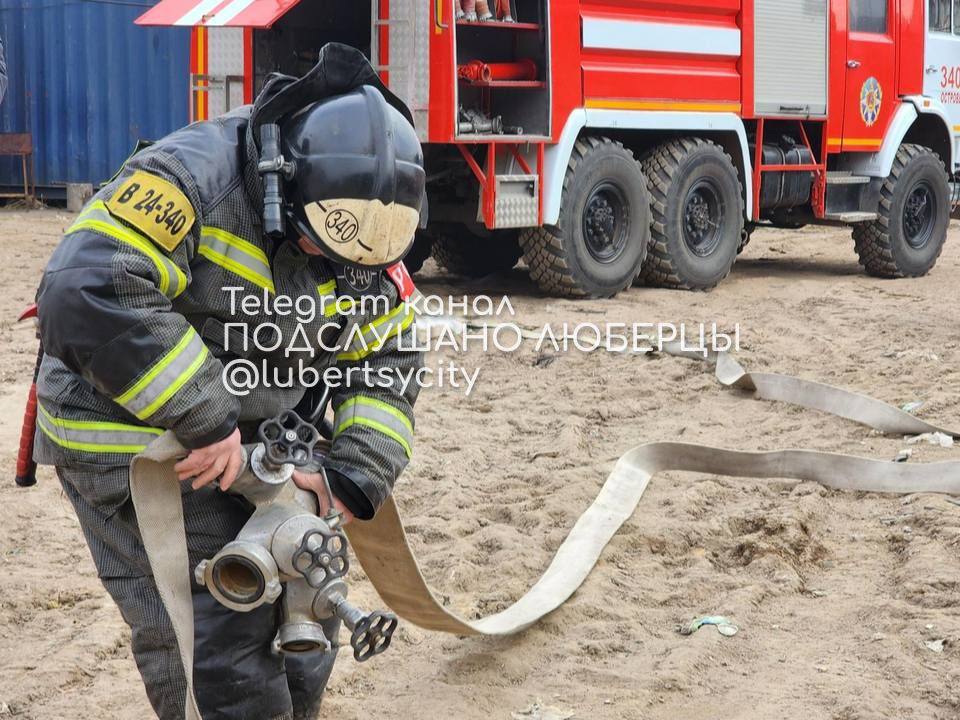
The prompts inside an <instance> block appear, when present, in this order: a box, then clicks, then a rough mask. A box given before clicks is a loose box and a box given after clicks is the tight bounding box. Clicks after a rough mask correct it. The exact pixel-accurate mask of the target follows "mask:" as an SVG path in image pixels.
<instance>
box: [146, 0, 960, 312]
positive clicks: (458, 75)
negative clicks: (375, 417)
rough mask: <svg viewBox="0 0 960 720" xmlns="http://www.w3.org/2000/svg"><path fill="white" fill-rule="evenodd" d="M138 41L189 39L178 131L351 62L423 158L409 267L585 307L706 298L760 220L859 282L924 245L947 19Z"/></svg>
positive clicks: (616, 18)
mask: <svg viewBox="0 0 960 720" xmlns="http://www.w3.org/2000/svg"><path fill="white" fill-rule="evenodd" d="M954 8H955V9H954ZM138 22H139V23H141V24H145V25H189V26H194V27H195V30H194V51H193V76H192V79H191V98H192V100H191V107H192V111H193V114H194V117H195V118H197V119H203V118H207V117H213V116H215V115H217V114H219V113H222V112H224V111H225V110H228V109H229V108H230V107H232V106H235V105H239V104H241V103H244V102H249V101H250V100H251V99H252V97H253V95H254V93H255V92H256V90H257V89H258V88H259V85H260V84H261V83H262V81H263V79H264V77H265V76H266V74H267V73H269V72H272V71H275V70H276V71H281V72H287V73H291V74H299V73H302V72H304V71H305V70H306V69H307V68H309V67H310V66H311V65H312V63H313V61H314V59H315V57H316V51H317V50H318V49H319V48H320V47H321V46H322V45H323V44H324V43H325V42H328V41H332V40H335V41H339V42H344V43H348V44H351V45H354V46H356V47H358V48H360V49H362V50H364V51H365V52H366V53H368V55H369V57H370V59H371V61H372V62H373V64H374V66H375V67H376V68H377V69H378V70H379V71H380V72H381V73H382V76H383V78H384V80H385V81H386V82H387V84H388V85H389V86H390V88H391V89H392V90H393V91H394V92H396V93H397V94H398V95H399V96H400V97H401V98H403V99H404V100H406V102H407V103H408V104H409V105H410V107H411V109H412V111H413V114H414V116H415V119H416V124H417V130H418V132H419V134H420V137H421V139H422V141H423V142H424V150H425V159H426V165H427V176H428V201H429V218H430V221H429V225H428V227H427V228H426V229H425V230H424V231H423V232H422V233H421V234H420V235H419V236H418V237H417V241H416V243H415V246H414V249H413V251H412V252H411V255H410V256H409V259H408V264H409V265H410V266H411V267H412V269H414V270H416V269H417V267H418V266H419V265H420V264H422V262H423V261H424V259H425V258H426V257H427V256H428V255H429V254H430V253H431V252H432V254H433V256H434V257H435V258H436V260H437V261H438V262H439V263H440V264H441V265H443V266H445V267H446V268H447V269H449V270H451V271H454V272H457V273H462V274H465V275H469V276H483V275H485V274H488V273H491V272H493V271H497V270H502V269H504V268H509V267H512V266H513V265H515V264H516V263H517V262H518V261H519V259H520V257H521V256H522V257H523V258H524V260H525V262H526V264H527V266H528V267H529V270H530V275H531V276H532V277H533V279H534V280H535V281H536V282H537V283H538V284H539V285H540V287H541V288H543V289H544V290H545V291H547V292H549V293H553V294H557V295H564V296H579V297H583V296H593V297H598V296H599V297H604V296H610V295H613V294H615V293H617V292H618V291H620V290H623V289H624V288H626V287H628V286H630V285H631V284H632V283H635V282H644V283H647V284H654V285H661V286H668V287H676V288H686V289H708V288H711V287H713V286H715V285H716V284H717V283H718V282H720V281H721V280H722V279H723V278H724V277H725V276H726V275H727V274H728V273H729V272H730V269H731V267H732V266H733V264H734V262H735V260H736V258H737V255H738V254H739V253H740V251H741V250H743V248H744V246H745V245H746V243H747V241H748V240H749V238H750V233H751V231H752V229H753V228H755V227H756V226H757V225H759V224H771V225H774V226H777V227H787V228H793V227H799V226H801V225H804V224H808V223H828V224H838V223H839V224H849V225H850V226H852V234H853V239H854V245H855V248H856V251H857V253H858V255H859V257H860V262H861V264H862V265H863V266H864V267H865V268H866V270H867V272H869V273H871V274H873V275H877V276H881V277H913V276H919V275H923V274H924V273H926V272H927V271H928V270H929V269H930V268H932V267H933V265H934V264H935V262H936V260H937V258H938V256H939V254H940V252H941V249H942V247H943V243H944V240H945V238H946V232H947V226H948V223H949V213H950V209H951V202H952V192H951V188H952V185H951V182H950V178H951V177H952V176H953V173H954V171H955V170H956V169H957V163H958V155H957V152H956V151H957V138H958V132H960V3H955V2H952V1H951V0H709V1H697V0H579V1H578V2H575V1H574V0H512V7H511V2H508V0H487V1H485V0H337V1H334V0H161V1H160V3H159V4H158V5H156V6H155V7H153V8H152V9H151V10H150V11H148V12H147V13H146V14H144V15H143V16H142V17H141V18H140V19H139V20H138Z"/></svg>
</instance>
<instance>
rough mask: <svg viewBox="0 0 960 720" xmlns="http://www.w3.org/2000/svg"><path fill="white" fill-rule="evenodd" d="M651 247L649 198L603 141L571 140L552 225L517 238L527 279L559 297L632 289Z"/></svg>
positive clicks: (623, 153) (639, 177) (625, 156)
mask: <svg viewBox="0 0 960 720" xmlns="http://www.w3.org/2000/svg"><path fill="white" fill-rule="evenodd" d="M649 243H650V195H649V192H648V190H647V182H646V178H644V176H643V171H642V170H641V168H640V165H639V163H638V162H637V160H636V158H634V156H633V153H631V152H630V151H629V150H627V149H626V148H624V147H623V145H621V144H620V143H618V142H614V141H613V140H609V139H607V138H603V137H584V138H581V139H580V140H578V141H577V142H576V144H575V145H574V148H573V152H572V153H571V155H570V161H569V163H568V164H567V172H566V175H565V177H564V180H563V195H562V204H561V208H560V219H559V222H558V223H557V225H556V226H555V227H538V228H528V229H527V230H524V231H523V233H521V235H520V245H521V247H522V248H523V257H524V260H526V263H527V265H528V266H529V268H530V277H531V278H533V280H534V282H536V283H537V285H538V286H539V287H540V289H541V290H543V291H544V292H546V293H548V294H550V295H555V296H561V297H581V298H582V297H611V296H613V295H616V294H617V293H618V292H620V291H621V290H625V289H626V288H628V287H630V286H631V285H632V284H633V281H634V280H635V279H636V277H637V275H638V274H639V272H640V267H641V266H642V264H643V261H644V258H645V257H646V254H647V246H648V245H649Z"/></svg>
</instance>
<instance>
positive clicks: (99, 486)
mask: <svg viewBox="0 0 960 720" xmlns="http://www.w3.org/2000/svg"><path fill="white" fill-rule="evenodd" d="M57 475H58V477H59V478H60V482H61V484H62V485H63V489H64V492H65V493H66V495H67V497H69V498H70V501H71V503H72V504H73V507H74V509H75V511H76V513H77V517H78V518H79V520H80V524H81V527H82V529H83V533H84V536H85V538H86V540H87V544H88V545H89V547H90V551H91V555H92V556H93V561H94V564H95V565H96V567H97V572H98V575H99V576H100V580H101V582H102V583H103V585H104V587H105V588H106V590H107V592H109V593H110V596H111V597H112V598H113V600H114V602H115V603H116V604H117V606H118V607H119V609H120V613H121V615H122V616H123V619H124V621H126V623H127V625H129V626H130V630H131V648H132V650H133V655H134V658H135V659H136V663H137V667H138V668H139V670H140V674H141V676H142V678H143V683H144V685H145V687H146V691H147V697H148V698H149V700H150V703H151V704H152V705H153V709H154V711H155V712H156V713H157V715H158V716H159V718H161V720H182V719H183V710H184V700H185V699H186V682H185V680H184V676H183V666H182V664H181V662H180V654H179V652H178V649H177V641H176V637H175V636H174V633H173V627H172V626H171V624H170V618H169V617H168V615H167V613H166V610H165V609H164V607H163V603H162V601H161V599H160V595H159V593H158V592H157V588H156V585H155V584H154V582H153V578H152V576H151V574H150V567H149V563H148V562H147V558H146V555H145V553H144V550H143V544H142V543H141V542H140V536H139V530H138V528H137V523H136V515H135V512H134V509H133V503H132V502H131V501H130V492H129V482H128V480H129V468H128V467H104V466H97V465H83V466H79V467H78V466H70V467H62V466H61V467H58V468H57ZM183 488H184V490H183V509H184V521H185V526H186V534H187V547H188V551H189V554H190V566H191V568H193V567H194V566H195V565H196V563H197V562H199V560H201V559H203V558H205V557H212V555H213V554H214V553H216V552H217V550H219V549H220V548H221V547H222V546H223V545H225V544H226V543H227V542H229V541H231V540H233V539H234V538H235V537H236V535H237V533H238V532H239V530H240V528H241V527H242V526H243V524H244V523H245V522H246V520H247V518H248V517H249V516H250V513H251V512H252V507H251V506H250V505H248V504H247V503H246V501H244V500H242V499H241V498H237V497H235V496H231V495H227V494H225V493H222V492H220V491H219V490H216V489H214V488H209V487H208V488H202V489H200V490H198V491H192V490H190V487H189V484H184V485H183ZM193 591H194V592H193V611H194V633H195V649H194V671H193V676H194V688H195V691H196V696H197V704H198V705H199V708H200V712H201V714H202V715H203V718H204V720H312V719H313V718H316V717H318V714H319V709H320V701H321V698H322V695H323V691H324V688H325V687H326V684H327V680H328V678H329V677H330V672H331V671H332V670H333V663H334V660H335V659H336V653H337V647H336V641H337V635H338V631H339V620H336V619H334V621H333V622H328V623H325V624H324V632H325V634H326V635H327V637H328V638H330V639H331V641H332V642H333V644H334V648H333V650H332V651H330V652H328V653H310V654H306V655H302V656H291V655H287V656H283V655H278V654H275V653H274V652H273V651H272V649H271V642H272V641H273V637H274V635H275V634H276V630H277V622H278V618H277V611H278V607H277V606H276V605H263V606H261V607H259V608H257V609H256V610H254V611H252V612H248V613H239V612H235V611H233V610H229V609H228V608H225V607H224V606H222V605H220V603H218V602H217V601H216V600H215V599H214V598H213V596H211V595H210V594H209V593H208V592H206V591H205V590H204V589H203V588H201V587H199V586H197V585H194V587H193Z"/></svg>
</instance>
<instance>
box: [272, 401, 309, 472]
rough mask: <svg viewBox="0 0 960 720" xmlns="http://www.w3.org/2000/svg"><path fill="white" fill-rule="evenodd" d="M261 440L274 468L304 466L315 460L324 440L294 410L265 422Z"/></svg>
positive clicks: (286, 411)
mask: <svg viewBox="0 0 960 720" xmlns="http://www.w3.org/2000/svg"><path fill="white" fill-rule="evenodd" d="M257 437H258V439H259V440H260V442H261V443H263V448H264V454H265V455H266V459H267V462H268V463H270V464H271V465H273V466H275V467H280V466H281V465H288V464H289V465H293V466H294V467H303V466H304V465H306V464H307V463H309V462H310V461H311V460H312V459H313V448H314V446H315V445H316V444H317V442H318V441H319V440H320V433H318V432H317V429H316V428H315V427H314V426H313V425H311V424H310V423H307V422H304V421H303V420H302V419H301V418H300V416H299V415H297V414H296V413H295V412H293V410H285V411H284V412H282V413H280V414H279V415H277V416H276V417H275V418H272V419H270V420H265V421H264V422H263V423H261V424H260V429H259V431H258V432H257Z"/></svg>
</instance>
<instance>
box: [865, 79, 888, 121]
mask: <svg viewBox="0 0 960 720" xmlns="http://www.w3.org/2000/svg"><path fill="white" fill-rule="evenodd" d="M882 103H883V88H881V87H880V83H879V82H878V81H877V79H876V78H875V77H868V78H867V79H866V80H865V81H864V83H863V87H862V88H860V117H862V118H863V122H864V124H865V125H866V126H867V127H871V126H873V124H874V123H876V122H877V118H879V117H880V105H881V104H882Z"/></svg>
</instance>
